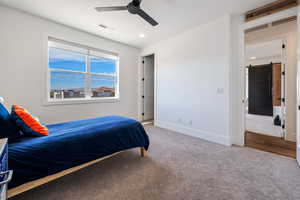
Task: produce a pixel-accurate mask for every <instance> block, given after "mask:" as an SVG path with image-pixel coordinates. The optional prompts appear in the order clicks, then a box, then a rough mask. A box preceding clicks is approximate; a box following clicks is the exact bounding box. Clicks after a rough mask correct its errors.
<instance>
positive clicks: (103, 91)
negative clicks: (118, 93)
mask: <svg viewBox="0 0 300 200" xmlns="http://www.w3.org/2000/svg"><path fill="white" fill-rule="evenodd" d="M92 91H93V97H114V96H115V88H108V87H101V88H94V89H93V90H92Z"/></svg>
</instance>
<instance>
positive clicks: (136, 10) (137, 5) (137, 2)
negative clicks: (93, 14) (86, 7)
mask: <svg viewBox="0 0 300 200" xmlns="http://www.w3.org/2000/svg"><path fill="white" fill-rule="evenodd" d="M141 3H142V0H133V1H132V2H130V3H129V4H128V5H127V6H112V7H96V8H95V9H96V10H97V11H98V12H110V11H122V10H127V11H128V12H129V13H130V14H133V15H139V16H140V17H142V18H143V19H144V20H145V21H147V22H148V23H149V24H151V25H152V26H157V25H158V22H157V21H155V20H154V19H153V18H152V17H151V16H150V15H148V14H147V13H146V12H145V11H144V10H143V9H141Z"/></svg>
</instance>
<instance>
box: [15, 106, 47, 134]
mask: <svg viewBox="0 0 300 200" xmlns="http://www.w3.org/2000/svg"><path fill="white" fill-rule="evenodd" d="M11 116H12V119H14V121H15V122H16V124H17V125H18V126H19V128H20V129H21V131H22V132H23V133H24V134H27V135H28V134H29V135H34V136H47V135H49V131H48V129H47V127H46V126H44V125H43V124H41V123H40V121H39V119H38V118H36V117H33V116H32V115H31V114H30V113H29V112H28V111H27V110H26V109H24V108H22V107H21V106H18V105H13V106H12V113H11Z"/></svg>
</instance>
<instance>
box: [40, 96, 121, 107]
mask: <svg viewBox="0 0 300 200" xmlns="http://www.w3.org/2000/svg"><path fill="white" fill-rule="evenodd" d="M119 101H120V98H119V97H112V98H98V99H69V100H63V101H51V100H48V101H47V102H46V103H44V106H56V105H74V104H91V103H116V102H119Z"/></svg>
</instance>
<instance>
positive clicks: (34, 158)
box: [8, 116, 149, 188]
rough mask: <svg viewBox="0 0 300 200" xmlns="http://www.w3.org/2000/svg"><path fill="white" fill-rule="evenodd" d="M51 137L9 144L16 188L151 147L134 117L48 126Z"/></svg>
mask: <svg viewBox="0 0 300 200" xmlns="http://www.w3.org/2000/svg"><path fill="white" fill-rule="evenodd" d="M47 127H48V129H49V132H50V135H49V136H47V137H34V138H33V137H24V138H22V139H21V141H19V142H16V143H12V144H9V146H8V155H9V156H8V158H9V161H8V164H9V168H10V169H13V170H14V176H13V179H12V181H11V183H10V184H9V188H13V187H16V186H19V185H21V184H24V183H26V182H29V181H33V180H36V179H39V178H42V177H45V176H48V175H51V174H55V173H57V172H60V171H62V170H65V169H69V168H72V167H75V166H78V165H81V164H84V163H86V162H90V161H93V160H96V159H99V158H101V157H104V156H107V155H111V154H113V153H116V152H119V151H122V150H127V149H130V148H135V147H145V148H146V149H148V147H149V138H148V136H147V134H146V132H145V130H144V128H143V126H142V125H141V124H140V123H139V122H137V121H135V120H132V119H128V118H124V117H118V116H108V117H100V118H94V119H88V120H81V121H73V122H67V123H61V124H54V125H48V126H47Z"/></svg>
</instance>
